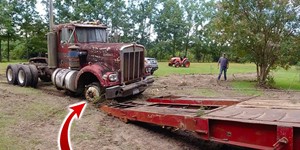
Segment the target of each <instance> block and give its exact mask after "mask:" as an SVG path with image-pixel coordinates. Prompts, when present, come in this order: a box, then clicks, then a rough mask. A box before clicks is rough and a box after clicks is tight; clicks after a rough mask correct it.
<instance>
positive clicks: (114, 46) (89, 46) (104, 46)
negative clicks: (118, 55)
mask: <svg viewBox="0 0 300 150" xmlns="http://www.w3.org/2000/svg"><path fill="white" fill-rule="evenodd" d="M78 46H79V47H80V49H81V50H88V51H91V52H92V51H94V50H96V51H101V50H105V51H120V50H122V49H123V48H125V47H131V46H138V47H142V48H144V47H143V46H142V45H139V44H135V43H86V44H82V43H81V44H78Z"/></svg>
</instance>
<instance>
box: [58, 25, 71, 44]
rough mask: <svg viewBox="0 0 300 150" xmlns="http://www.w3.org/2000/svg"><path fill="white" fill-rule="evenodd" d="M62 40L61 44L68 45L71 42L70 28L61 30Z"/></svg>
mask: <svg viewBox="0 0 300 150" xmlns="http://www.w3.org/2000/svg"><path fill="white" fill-rule="evenodd" d="M60 37H61V39H60V42H61V43H67V42H68V40H69V32H68V28H62V29H61V36H60Z"/></svg>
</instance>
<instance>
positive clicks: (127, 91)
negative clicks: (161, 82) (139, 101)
mask: <svg viewBox="0 0 300 150" xmlns="http://www.w3.org/2000/svg"><path fill="white" fill-rule="evenodd" d="M153 82H154V77H153V76H148V77H146V78H145V79H144V80H142V81H139V82H135V83H131V84H128V85H123V86H120V85H117V86H113V87H109V88H106V90H105V98H106V99H112V98H117V97H126V96H130V95H135V94H139V93H141V92H143V91H145V90H146V88H148V86H150V85H152V83H153Z"/></svg>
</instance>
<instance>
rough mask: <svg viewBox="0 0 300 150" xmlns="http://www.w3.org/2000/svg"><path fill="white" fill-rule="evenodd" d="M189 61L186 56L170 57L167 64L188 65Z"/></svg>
mask: <svg viewBox="0 0 300 150" xmlns="http://www.w3.org/2000/svg"><path fill="white" fill-rule="evenodd" d="M190 64H191V63H190V61H189V60H188V58H186V57H184V58H182V57H172V58H171V59H170V61H169V66H175V67H186V68H188V67H190Z"/></svg>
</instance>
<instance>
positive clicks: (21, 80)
mask: <svg viewBox="0 0 300 150" xmlns="http://www.w3.org/2000/svg"><path fill="white" fill-rule="evenodd" d="M17 79H18V84H19V85H20V86H30V85H31V82H32V75H31V72H30V69H29V66H28V65H21V66H20V68H19V70H18V77H17Z"/></svg>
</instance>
